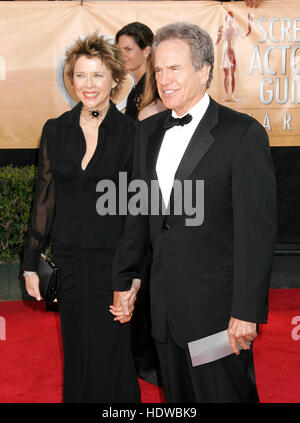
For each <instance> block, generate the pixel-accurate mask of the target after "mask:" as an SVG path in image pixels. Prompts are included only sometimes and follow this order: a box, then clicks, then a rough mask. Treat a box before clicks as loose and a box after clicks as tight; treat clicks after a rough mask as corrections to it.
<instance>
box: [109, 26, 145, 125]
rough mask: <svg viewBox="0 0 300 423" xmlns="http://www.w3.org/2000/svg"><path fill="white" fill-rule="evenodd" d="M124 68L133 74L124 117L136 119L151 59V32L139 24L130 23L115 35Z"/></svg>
mask: <svg viewBox="0 0 300 423" xmlns="http://www.w3.org/2000/svg"><path fill="white" fill-rule="evenodd" d="M115 39H116V43H117V44H118V46H119V48H120V50H121V53H122V57H123V60H124V65H125V68H126V69H127V70H128V71H130V72H132V73H133V74H134V78H135V85H134V87H133V88H132V90H131V91H130V93H129V95H128V99H127V105H126V111H125V113H126V115H128V116H131V117H133V118H134V119H137V116H138V112H139V110H140V105H141V101H142V98H143V91H144V85H145V73H146V70H147V66H148V63H149V60H150V57H151V45H152V41H153V32H152V31H151V29H150V28H149V27H148V26H147V25H144V24H142V23H141V22H132V23H130V24H128V25H126V26H124V28H122V29H120V31H118V32H117V34H116V37H115Z"/></svg>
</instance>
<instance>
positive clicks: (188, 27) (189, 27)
mask: <svg viewBox="0 0 300 423" xmlns="http://www.w3.org/2000/svg"><path fill="white" fill-rule="evenodd" d="M174 39H175V40H176V39H179V40H183V41H186V42H187V43H188V44H189V46H190V50H191V61H192V65H193V66H194V68H195V70H196V71H198V70H200V69H201V68H202V66H204V65H209V66H210V72H209V77H208V80H207V83H206V87H207V88H209V86H210V83H211V80H212V77H213V70H214V46H213V42H212V39H211V37H210V35H209V34H208V33H207V32H206V31H205V30H204V29H202V28H200V27H199V26H198V25H194V24H191V23H188V22H176V23H173V24H169V25H166V26H163V27H162V28H160V29H158V30H157V31H156V34H155V36H154V40H153V44H152V53H153V56H154V55H155V52H156V49H157V47H158V45H159V43H161V42H162V41H167V40H174Z"/></svg>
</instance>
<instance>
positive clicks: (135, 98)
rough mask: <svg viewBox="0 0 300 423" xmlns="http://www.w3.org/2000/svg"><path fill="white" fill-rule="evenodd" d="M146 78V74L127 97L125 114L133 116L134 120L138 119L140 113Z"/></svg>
mask: <svg viewBox="0 0 300 423" xmlns="http://www.w3.org/2000/svg"><path fill="white" fill-rule="evenodd" d="M145 78H146V74H144V75H143V76H142V77H141V79H140V80H139V81H138V83H137V84H136V85H135V86H134V87H133V88H132V89H131V91H130V93H129V94H128V97H127V104H126V110H125V114H126V115H127V116H131V117H132V118H133V119H137V117H138V114H139V111H140V106H141V102H142V100H143V92H144V87H145Z"/></svg>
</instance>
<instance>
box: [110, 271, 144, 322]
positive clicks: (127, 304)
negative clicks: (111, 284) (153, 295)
mask: <svg viewBox="0 0 300 423" xmlns="http://www.w3.org/2000/svg"><path fill="white" fill-rule="evenodd" d="M140 286H141V281H140V279H133V281H132V286H131V289H130V290H129V291H124V292H118V291H115V292H114V303H113V305H111V306H110V312H111V314H113V315H114V316H115V318H114V320H115V321H119V322H120V323H127V322H129V321H130V320H131V317H132V313H133V310H134V303H135V300H136V294H137V292H138V290H139V289H140Z"/></svg>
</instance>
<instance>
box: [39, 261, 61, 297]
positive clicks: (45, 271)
mask: <svg viewBox="0 0 300 423" xmlns="http://www.w3.org/2000/svg"><path fill="white" fill-rule="evenodd" d="M38 275H39V279H40V285H39V288H40V293H41V296H42V298H43V299H44V300H45V301H53V300H55V298H56V294H57V290H58V283H59V278H58V268H57V266H56V265H55V264H54V263H53V262H52V260H51V259H50V258H49V257H47V256H45V254H41V258H40V262H39V269H38Z"/></svg>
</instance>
